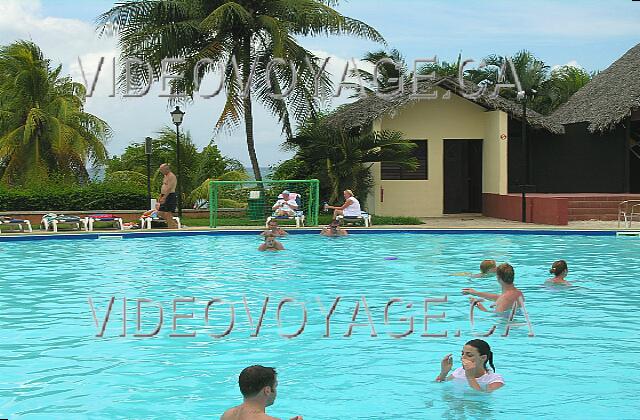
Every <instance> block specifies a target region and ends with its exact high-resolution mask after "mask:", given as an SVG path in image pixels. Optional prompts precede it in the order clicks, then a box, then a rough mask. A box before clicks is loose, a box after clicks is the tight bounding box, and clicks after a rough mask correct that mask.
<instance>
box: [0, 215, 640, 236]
mask: <svg viewBox="0 0 640 420" xmlns="http://www.w3.org/2000/svg"><path fill="white" fill-rule="evenodd" d="M421 220H422V221H423V222H424V223H425V224H423V225H375V224H374V225H373V226H372V228H374V229H470V230H472V229H544V230H554V229H557V230H567V229H572V230H573V229H575V230H618V231H622V230H628V231H640V223H637V222H636V223H634V224H632V226H631V228H628V229H626V228H624V227H623V226H621V227H620V228H618V227H617V226H618V222H617V221H600V220H591V221H579V222H569V225H568V226H553V225H538V224H532V223H521V222H515V221H510V220H503V219H494V218H492V217H484V216H482V215H462V216H461V215H457V216H448V217H430V218H425V219H421ZM186 222H187V224H188V222H189V221H188V220H187V221H186ZM374 223H375V219H374ZM263 229H264V227H262V226H222V227H218V228H216V229H214V230H216V231H224V230H263ZM285 229H287V230H293V229H296V228H295V227H287V226H285ZM301 229H309V230H316V231H317V230H318V229H319V227H317V226H316V227H307V228H301ZM347 229H362V228H361V227H347ZM167 230H168V229H152V230H140V229H135V230H125V231H124V232H166V231H167ZM182 230H209V227H207V226H195V227H186V228H183V229H182ZM94 232H99V233H103V232H109V233H118V232H120V231H118V230H115V229H96V230H94ZM70 233H88V232H85V231H72V230H62V229H60V231H59V232H58V234H70ZM19 234H20V232H9V231H3V232H2V233H1V235H2V236H11V235H19ZM24 234H25V235H29V233H24ZM31 235H56V234H55V233H53V232H45V231H40V230H34V231H33V233H32V234H31Z"/></svg>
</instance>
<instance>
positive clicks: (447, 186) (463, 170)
mask: <svg viewBox="0 0 640 420" xmlns="http://www.w3.org/2000/svg"><path fill="white" fill-rule="evenodd" d="M481 212H482V140H444V213H448V214H451V213H481Z"/></svg>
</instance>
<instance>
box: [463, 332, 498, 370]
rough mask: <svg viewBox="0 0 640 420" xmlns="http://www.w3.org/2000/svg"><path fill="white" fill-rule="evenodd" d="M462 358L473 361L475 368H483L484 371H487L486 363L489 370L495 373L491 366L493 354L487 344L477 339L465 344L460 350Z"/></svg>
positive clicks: (493, 367)
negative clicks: (489, 367)
mask: <svg viewBox="0 0 640 420" xmlns="http://www.w3.org/2000/svg"><path fill="white" fill-rule="evenodd" d="M462 358H463V359H470V360H473V361H474V362H475V363H476V366H483V367H484V369H485V370H487V363H488V364H489V366H491V369H492V370H493V371H494V372H495V371H496V368H495V366H494V365H493V352H492V351H491V347H489V343H487V342H486V341H484V340H480V339H479V338H477V339H475V340H470V341H467V342H466V344H465V345H464V347H463V348H462Z"/></svg>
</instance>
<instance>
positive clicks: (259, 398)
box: [220, 365, 303, 420]
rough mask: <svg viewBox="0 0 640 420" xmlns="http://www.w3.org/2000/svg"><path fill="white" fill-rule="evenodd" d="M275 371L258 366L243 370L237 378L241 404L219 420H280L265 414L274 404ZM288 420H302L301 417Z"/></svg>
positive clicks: (229, 410) (276, 383)
mask: <svg viewBox="0 0 640 420" xmlns="http://www.w3.org/2000/svg"><path fill="white" fill-rule="evenodd" d="M276 375H277V374H276V370H275V369H274V368H271V367H264V366H260V365H254V366H249V367H248V368H245V369H243V371H242V372H241V373H240V377H239V378H238V385H240V392H241V393H242V396H243V398H244V401H243V402H242V404H240V405H238V406H236V407H233V408H230V409H228V410H227V411H225V412H224V414H223V415H222V417H220V420H280V419H278V418H276V417H271V416H269V415H267V413H266V412H265V410H266V408H267V407H269V406H270V405H272V404H273V403H274V401H275V400H276V395H277V388H278V378H277V376H276ZM290 420H303V419H302V416H295V417H292V418H291V419H290Z"/></svg>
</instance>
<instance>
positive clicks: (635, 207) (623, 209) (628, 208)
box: [618, 200, 640, 228]
mask: <svg viewBox="0 0 640 420" xmlns="http://www.w3.org/2000/svg"><path fill="white" fill-rule="evenodd" d="M634 219H635V220H637V221H640V200H626V201H623V202H622V203H620V204H618V227H620V221H624V227H626V228H630V227H631V222H633V220H634Z"/></svg>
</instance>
